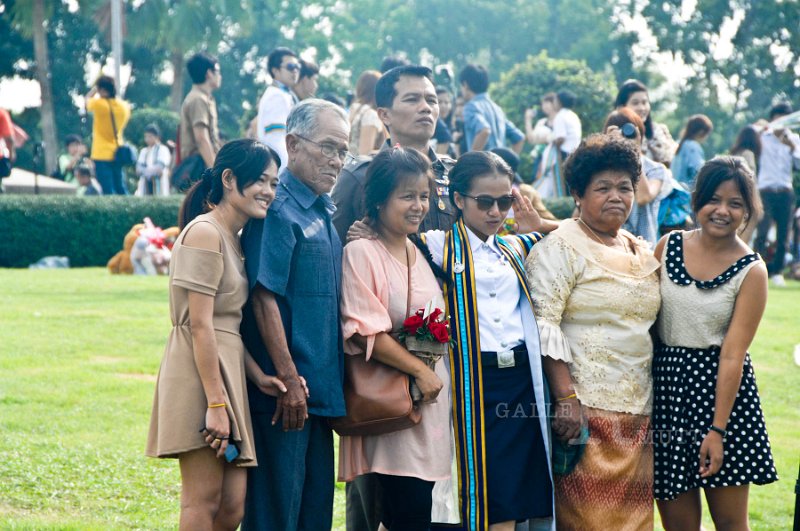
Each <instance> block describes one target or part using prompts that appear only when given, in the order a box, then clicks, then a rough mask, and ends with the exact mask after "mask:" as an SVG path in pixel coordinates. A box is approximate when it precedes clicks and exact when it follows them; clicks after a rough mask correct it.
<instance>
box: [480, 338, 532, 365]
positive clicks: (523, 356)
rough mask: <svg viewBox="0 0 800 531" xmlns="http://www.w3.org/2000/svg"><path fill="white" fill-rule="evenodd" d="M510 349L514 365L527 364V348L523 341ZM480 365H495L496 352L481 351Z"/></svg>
mask: <svg viewBox="0 0 800 531" xmlns="http://www.w3.org/2000/svg"><path fill="white" fill-rule="evenodd" d="M512 350H513V351H514V367H519V366H520V365H527V364H528V348H527V347H526V346H525V343H522V344H521V345H517V346H516V347H514V348H513V349H512ZM481 365H482V366H483V367H497V352H484V351H481ZM509 368H511V367H509Z"/></svg>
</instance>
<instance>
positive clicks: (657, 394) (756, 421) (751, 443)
mask: <svg viewBox="0 0 800 531" xmlns="http://www.w3.org/2000/svg"><path fill="white" fill-rule="evenodd" d="M718 368H719V347H713V348H710V349H693V348H683V347H671V346H666V345H665V346H661V347H659V348H657V349H656V353H655V357H654V360H653V393H654V403H653V416H652V420H653V445H654V460H655V477H654V485H653V487H654V488H653V490H654V495H655V498H656V499H659V500H671V499H674V498H675V497H677V496H678V495H679V494H682V493H684V492H686V491H689V490H691V489H695V488H698V487H728V486H735V485H745V484H748V483H754V484H756V485H763V484H766V483H772V482H773V481H776V480H777V479H778V474H777V472H776V471H775V463H774V462H773V460H772V452H771V450H770V445H769V439H768V437H767V429H766V426H765V425H764V415H763V413H762V411H761V401H760V400H759V397H758V389H757V388H756V381H755V375H754V373H753V366H752V364H751V362H750V355H749V354H748V355H746V357H745V361H744V367H743V369H742V381H741V384H740V386H739V391H738V393H737V395H736V401H735V402H734V405H733V409H732V411H731V415H730V418H729V420H728V425H727V427H725V429H726V430H727V432H728V434H727V436H726V437H725V440H724V443H723V449H724V457H723V463H722V468H721V469H720V471H719V472H718V473H717V474H716V475H714V476H711V477H710V478H700V473H699V470H698V469H699V454H700V445H701V444H702V442H703V438H704V437H705V436H706V434H707V433H708V428H709V426H711V423H712V421H713V418H714V400H715V391H716V384H717V371H718Z"/></svg>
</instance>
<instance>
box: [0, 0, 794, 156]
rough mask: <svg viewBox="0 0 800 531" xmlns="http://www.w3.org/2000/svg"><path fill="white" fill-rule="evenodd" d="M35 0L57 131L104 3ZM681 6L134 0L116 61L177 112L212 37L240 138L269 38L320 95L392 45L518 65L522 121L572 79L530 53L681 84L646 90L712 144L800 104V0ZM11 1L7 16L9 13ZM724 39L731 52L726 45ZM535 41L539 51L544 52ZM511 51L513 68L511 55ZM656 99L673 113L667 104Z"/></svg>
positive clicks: (5, 41)
mask: <svg viewBox="0 0 800 531" xmlns="http://www.w3.org/2000/svg"><path fill="white" fill-rule="evenodd" d="M44 1H45V5H46V6H47V9H48V11H47V17H46V18H47V21H46V24H47V43H48V46H49V49H50V50H51V57H50V62H51V65H50V73H51V78H52V80H53V86H54V91H53V103H54V106H55V109H56V112H55V122H56V125H57V127H58V131H59V135H60V136H61V137H63V136H64V135H65V134H67V133H73V132H74V133H79V134H82V136H84V137H88V135H89V132H90V127H89V124H88V123H87V122H86V119H85V116H84V115H83V114H82V113H81V111H80V109H78V108H77V107H76V105H75V103H74V98H75V96H78V95H80V94H83V93H84V92H85V91H86V89H87V87H86V84H87V80H86V79H85V77H86V72H87V62H96V63H99V64H101V65H104V64H105V62H106V59H107V58H108V56H109V50H108V44H107V40H106V38H105V34H104V29H105V25H104V22H103V19H102V17H98V16H96V15H97V10H98V9H99V8H102V7H103V6H107V4H108V0H80V1H79V2H74V1H72V2H67V1H66V0H44ZM30 4H31V1H30V0H0V34H2V35H3V38H2V39H0V77H11V76H15V75H19V76H21V77H23V78H28V79H34V78H35V75H34V69H35V66H36V63H35V60H34V56H33V55H34V54H33V46H32V41H31V39H30V37H29V35H30V31H28V27H27V26H26V23H27V22H26V21H28V20H30V16H29V15H30V7H29V6H30ZM691 6H692V3H691V2H667V1H665V0H649V1H648V0H617V1H613V2H612V1H610V0H507V1H504V2H497V1H494V0H471V1H469V2H467V1H465V0H424V1H423V0H345V1H342V0H318V1H315V2H314V3H307V2H291V1H290V0H214V1H206V0H137V1H135V2H134V1H129V2H125V7H126V12H125V14H126V28H127V33H126V41H125V54H126V57H125V58H126V61H129V62H130V64H131V66H132V77H131V81H130V84H129V85H128V87H127V91H126V94H125V96H126V98H127V99H129V100H130V101H131V102H132V103H133V104H134V106H135V107H137V108H144V107H158V108H170V107H171V108H172V109H173V110H175V109H176V107H177V105H178V104H179V102H180V101H181V100H182V98H183V96H184V95H185V94H186V92H187V91H188V89H189V84H190V83H189V80H188V79H187V78H188V76H186V75H185V65H184V60H185V58H186V57H187V56H188V55H189V54H191V53H193V52H196V51H199V50H208V51H209V52H211V53H213V54H215V55H217V56H218V57H219V59H220V64H221V68H222V74H223V83H222V87H221V89H220V90H219V91H218V92H217V93H216V94H215V96H216V99H217V103H218V110H219V118H220V128H221V131H222V132H223V133H224V134H226V135H227V136H229V137H233V136H238V135H239V134H240V133H241V130H242V125H243V124H244V123H246V121H247V120H246V117H248V116H249V115H251V114H252V113H253V109H254V107H256V106H257V103H258V99H259V97H260V96H261V94H262V93H263V91H264V89H265V84H266V82H267V81H268V76H267V72H266V57H267V55H268V53H269V52H270V50H272V49H273V48H275V47H276V46H289V47H291V48H294V49H295V50H297V51H299V52H303V53H304V55H306V56H308V57H311V58H314V59H315V60H316V61H317V62H319V63H321V65H322V67H323V70H322V74H323V75H322V78H323V79H322V83H321V85H322V87H323V88H322V89H321V92H322V91H324V90H331V89H336V90H338V91H340V94H341V95H344V94H342V92H343V91H344V89H345V88H346V87H351V86H352V84H353V83H354V81H355V79H356V78H357V77H358V75H359V74H360V73H361V71H363V70H365V69H374V68H377V66H378V65H379V64H380V62H381V60H382V59H383V57H385V56H387V55H392V54H401V55H406V56H407V57H408V58H409V59H410V60H412V61H414V62H421V63H424V64H427V65H429V66H434V65H439V64H450V65H451V66H452V67H453V70H454V73H456V74H457V72H458V70H460V68H461V67H462V66H463V65H464V64H466V63H468V62H478V63H482V64H484V65H486V66H487V67H488V68H489V71H490V74H491V76H492V79H493V80H494V81H498V80H501V79H502V81H501V82H500V83H499V84H497V86H496V88H495V90H498V91H499V90H500V88H501V87H503V86H504V85H506V84H509V83H512V84H513V81H511V80H513V79H515V77H520V76H521V77H524V78H525V79H526V82H528V83H531V88H530V90H527V91H526V90H522V87H518V88H519V89H520V90H518V91H517V92H519V94H518V96H519V98H520V99H511V98H510V99H509V100H507V101H504V102H503V104H504V105H509V107H508V108H507V110H508V113H509V115H510V116H511V117H512V118H514V119H515V120H516V121H521V110H522V108H523V107H524V106H527V105H532V104H534V103H535V102H536V99H537V98H538V96H539V94H538V93H537V91H539V90H540V89H542V88H544V87H545V86H546V85H548V83H554V82H557V83H562V82H565V81H566V80H567V78H569V83H567V84H570V83H572V78H570V77H569V76H568V75H567V70H563V71H562V70H559V68H560V67H559V68H556V69H555V71H556V72H560V73H559V74H558V75H556V74H553V75H554V76H555V77H553V78H552V79H551V78H545V79H544V80H541V79H539V78H538V77H536V76H533V77H531V76H528V77H525V76H527V74H525V75H523V73H522V71H523V70H525V69H526V68H530V65H529V62H530V61H531V59H529V57H533V58H539V59H536V60H535V61H545V62H546V61H555V60H578V61H583V63H584V67H585V68H587V69H588V70H589V71H591V72H595V73H596V75H598V76H602V78H603V81H602V83H603V89H602V90H600V91H598V94H601V95H602V96H603V97H607V96H608V97H609V98H610V97H612V96H613V92H614V91H613V90H611V92H610V93H609V92H607V91H606V88H607V85H608V84H609V83H611V82H612V81H616V82H620V81H622V80H624V79H627V78H629V77H637V78H640V79H642V80H643V81H645V83H647V84H648V85H649V86H650V88H651V90H653V92H656V91H657V89H658V88H659V86H660V85H661V84H662V83H670V84H671V85H673V86H677V94H674V95H673V94H671V93H667V100H668V101H665V100H664V99H661V100H660V101H659V98H656V101H655V102H654V103H655V104H656V107H655V112H656V116H657V118H658V119H659V120H661V121H666V122H667V123H668V124H669V125H670V127H671V129H672V131H673V133H674V134H677V133H678V132H679V129H680V126H681V125H682V122H683V121H684V120H685V118H686V117H687V116H689V115H690V114H693V113H696V112H704V113H705V114H708V115H709V116H710V117H711V118H712V119H713V120H714V122H715V125H716V127H715V133H714V135H712V137H711V139H710V143H711V146H710V149H708V150H707V151H710V152H715V151H720V150H722V149H723V148H724V147H725V146H727V144H728V143H729V142H730V140H731V139H732V137H733V135H734V134H735V132H736V130H738V128H739V126H740V125H742V124H744V123H747V122H749V121H752V120H754V119H755V118H757V117H761V116H763V115H764V112H765V111H766V109H767V108H768V107H769V105H770V103H771V102H772V100H773V99H774V98H775V97H776V96H777V95H783V96H785V97H787V98H788V99H790V100H794V101H795V102H797V101H798V97H800V82H799V81H798V79H797V74H798V72H800V64H799V63H798V54H800V39H799V38H798V31H800V1H798V0H759V1H758V2H755V1H753V0H697V1H696V2H695V3H694V8H693V9H692V8H691ZM76 8H77V9H76ZM12 12H14V13H15V16H14V18H12V17H10V16H9V14H10V13H12ZM26 17H27V18H26ZM626 17H627V18H626ZM631 17H634V18H633V20H644V21H645V22H646V24H647V26H648V28H649V30H651V31H652V33H653V35H654V36H655V38H656V43H657V44H656V49H655V50H650V52H657V51H667V52H669V53H670V54H672V55H673V57H674V58H676V59H677V60H678V61H679V62H683V63H685V64H686V65H687V66H688V67H689V68H690V69H691V72H692V74H691V75H689V76H688V77H686V78H685V79H683V78H682V79H681V83H675V81H676V79H675V75H676V73H675V72H670V71H663V70H659V69H658V68H657V67H656V63H655V62H654V58H653V57H651V55H653V56H654V55H655V54H652V53H651V55H646V56H642V55H637V54H641V52H639V51H637V50H639V48H640V47H641V46H642V45H643V41H642V40H641V38H640V35H642V34H646V32H643V33H640V32H638V31H633V27H632V26H631V25H630V24H624V23H623V22H624V20H632V18H631ZM101 26H102V27H101ZM636 29H640V28H636ZM727 37H730V44H731V46H730V51H729V53H725V50H724V49H725V46H724V45H725V43H726V38H727ZM542 51H546V52H547V53H546V55H545V56H540V55H539V54H540V52H542ZM650 52H647V53H650ZM518 64H521V65H523V66H520V67H515V65H518ZM553 64H554V63H553ZM565 64H566V63H565ZM525 65H528V66H525ZM540 66H542V65H540ZM551 66H552V65H551ZM553 68H555V67H553ZM565 68H566V67H565ZM570 68H571V67H570ZM576 68H577V67H576ZM544 72H552V70H551V68H550V67H548V68H546V69H545V70H544ZM170 73H171V74H172V75H171V77H172V79H173V80H174V81H173V83H172V84H171V85H170V84H169V79H170ZM503 73H507V75H508V78H503V76H502V74H503ZM562 74H563V75H562ZM543 75H545V74H543ZM546 75H550V74H546ZM559 76H561V77H559ZM563 76H567V78H564V77H563ZM440 81H444V80H443V79H440ZM577 82H578V80H577V79H575V83H577ZM576 86H582V85H580V84H578V85H576ZM514 90H516V89H514ZM497 94H498V97H499V96H500V92H498V93H497ZM581 96H582V97H583V99H584V102H588V101H592V102H593V104H592V105H591V107H587V108H586V109H585V110H584V109H579V114H581V115H582V116H584V117H589V116H593V113H597V114H598V115H600V114H604V113H605V112H606V111H607V110H608V109H609V107H610V103H611V102H610V99H609V100H606V101H602V102H601V101H600V99H599V97H594V96H592V95H590V94H585V95H584V94H581ZM587 98H588V99H587ZM512 100H513V101H512ZM659 107H663V108H668V109H671V108H674V112H673V114H672V115H669V114H667V113H664V112H662V111H661V109H660V108H659ZM34 115H36V112H35V111H26V113H25V114H24V115H23V116H22V117H15V118H17V119H22V120H25V121H26V125H27V126H28V127H29V133H31V135H32V137H33V138H34V139H35V140H36V139H40V138H41V133H40V132H39V131H38V130H37V128H35V127H34V128H33V129H32V130H31V129H30V126H31V122H30V119H31V117H33V116H34ZM596 120H597V119H596V118H594V117H590V118H588V121H587V122H586V123H584V126H585V127H586V128H587V130H595V129H596V128H597V127H598V126H597V121H596ZM27 149H30V144H29V146H28V148H27ZM20 159H21V161H25V160H29V159H30V155H29V154H25V152H24V151H23V152H22V153H20Z"/></svg>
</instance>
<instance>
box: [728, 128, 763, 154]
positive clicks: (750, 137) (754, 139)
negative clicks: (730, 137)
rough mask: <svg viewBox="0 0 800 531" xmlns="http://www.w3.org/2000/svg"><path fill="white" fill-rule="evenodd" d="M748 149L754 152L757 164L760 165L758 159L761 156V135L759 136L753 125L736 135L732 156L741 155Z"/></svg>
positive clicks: (731, 150) (731, 151)
mask: <svg viewBox="0 0 800 531" xmlns="http://www.w3.org/2000/svg"><path fill="white" fill-rule="evenodd" d="M746 149H749V150H750V151H752V152H753V155H755V158H756V163H758V158H759V157H760V156H761V135H759V134H758V131H756V130H755V128H754V127H753V126H752V125H748V126H745V127H743V128H742V130H741V131H739V134H738V135H736V140H734V142H733V145H732V146H731V149H730V154H731V155H739V154H740V153H741V152H742V151H744V150H746Z"/></svg>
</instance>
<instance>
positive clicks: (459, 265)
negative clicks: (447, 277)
mask: <svg viewBox="0 0 800 531" xmlns="http://www.w3.org/2000/svg"><path fill="white" fill-rule="evenodd" d="M464 269H465V268H464V264H463V263H461V262H456V263H455V265H454V266H453V271H454V272H455V273H456V274H458V273H463V272H464Z"/></svg>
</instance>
